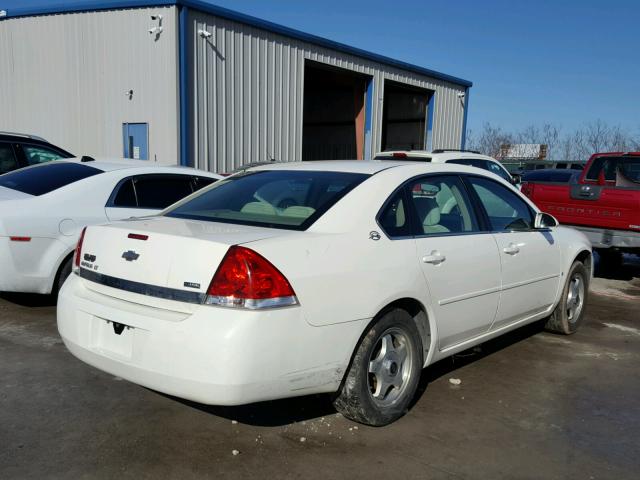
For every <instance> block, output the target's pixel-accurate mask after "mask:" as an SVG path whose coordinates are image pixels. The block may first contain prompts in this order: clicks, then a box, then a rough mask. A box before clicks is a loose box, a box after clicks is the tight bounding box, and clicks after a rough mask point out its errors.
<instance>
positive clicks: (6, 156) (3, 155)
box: [0, 143, 18, 175]
mask: <svg viewBox="0 0 640 480" xmlns="http://www.w3.org/2000/svg"><path fill="white" fill-rule="evenodd" d="M16 168H18V162H17V160H16V157H15V155H14V154H13V147H12V146H11V144H10V143H0V175H2V174H3V173H7V172H10V171H12V170H15V169H16Z"/></svg>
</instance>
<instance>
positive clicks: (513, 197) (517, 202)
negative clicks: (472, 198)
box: [469, 177, 534, 231]
mask: <svg viewBox="0 0 640 480" xmlns="http://www.w3.org/2000/svg"><path fill="white" fill-rule="evenodd" d="M469 182H470V183H471V185H472V186H473V189H474V190H475V192H476V194H477V195H478V197H479V199H480V203H482V206H483V207H484V210H485V211H486V212H487V216H488V217H489V222H490V223H491V228H492V229H493V230H494V231H511V230H529V229H531V228H533V221H534V214H533V211H532V210H531V208H529V205H527V203H526V202H525V201H524V200H523V199H522V198H520V197H519V196H518V195H517V194H516V193H514V192H512V191H511V190H509V189H508V188H506V187H504V186H503V185H500V184H499V183H498V182H494V181H493V180H489V179H488V178H480V177H469Z"/></svg>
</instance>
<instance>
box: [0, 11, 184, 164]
mask: <svg viewBox="0 0 640 480" xmlns="http://www.w3.org/2000/svg"><path fill="white" fill-rule="evenodd" d="M152 13H161V14H162V15H163V21H162V24H163V28H164V31H163V33H162V34H161V35H160V37H159V38H158V40H157V41H156V40H155V39H154V37H153V36H152V35H150V34H149V32H148V30H149V28H151V27H153V26H154V25H156V24H157V22H154V21H152V20H151V18H150V15H151V14H152ZM176 42H177V20H176V8H175V7H165V8H153V9H133V10H110V11H100V12H87V13H73V14H62V15H46V16H36V17H24V18H15V19H5V20H2V21H0V95H1V97H0V98H1V99H2V100H1V103H0V130H9V131H23V132H29V133H34V134H38V135H42V136H44V137H45V138H47V139H48V140H49V141H51V142H53V143H56V144H59V145H60V146H61V147H64V148H66V149H68V150H69V151H71V152H73V153H75V154H77V155H83V154H86V155H95V156H118V157H120V156H122V123H123V122H143V123H149V150H150V151H149V154H150V155H149V157H150V159H152V160H153V159H154V156H157V160H158V162H159V163H164V164H175V163H177V159H178V107H177V105H178V84H177V74H178V70H177V69H178V66H177V65H178V63H177V48H176V45H177V43H176ZM129 90H133V96H132V98H131V99H129V96H128V95H125V92H127V91H129Z"/></svg>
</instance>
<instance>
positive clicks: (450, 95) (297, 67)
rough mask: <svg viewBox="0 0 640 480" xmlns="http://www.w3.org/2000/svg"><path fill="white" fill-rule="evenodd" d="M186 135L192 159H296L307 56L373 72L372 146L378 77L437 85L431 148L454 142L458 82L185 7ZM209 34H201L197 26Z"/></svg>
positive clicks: (378, 123)
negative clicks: (189, 104) (188, 79)
mask: <svg viewBox="0 0 640 480" xmlns="http://www.w3.org/2000/svg"><path fill="white" fill-rule="evenodd" d="M188 25H189V31H187V32H186V35H187V41H188V42H189V46H190V48H189V51H190V55H189V66H190V68H191V70H190V75H191V84H190V97H191V98H192V99H193V103H192V111H191V112H190V116H191V135H192V138H191V141H192V142H193V145H194V147H193V154H194V158H195V163H196V166H199V167H201V168H202V167H204V168H207V167H208V168H210V169H211V170H214V171H229V170H231V169H232V168H234V167H236V166H239V165H241V164H243V163H248V162H252V161H265V160H268V159H271V158H275V159H277V160H281V161H296V160H300V159H301V158H302V111H303V109H302V106H303V105H302V101H303V87H304V86H303V83H304V64H305V59H309V60H313V61H316V62H322V63H325V64H329V65H333V66H336V67H341V68H346V69H349V70H353V71H356V72H360V73H364V74H367V75H371V76H372V77H373V79H374V92H373V99H374V100H373V109H372V110H373V122H372V130H373V132H372V133H373V135H372V142H373V151H374V152H375V151H377V150H379V148H380V144H381V138H380V136H381V130H382V98H383V94H384V92H383V89H384V79H389V80H393V81H397V82H402V83H406V84H409V85H414V86H418V87H422V88H426V89H430V90H433V91H435V92H436V99H435V111H434V116H433V148H460V140H461V136H462V123H463V113H464V108H463V103H462V102H463V101H462V99H460V98H459V97H458V93H461V92H464V90H465V89H464V87H462V86H459V85H454V84H451V83H448V82H444V81H441V80H437V79H433V78H429V77H426V76H422V75H419V74H414V73H412V72H409V71H405V70H400V69H396V68H393V67H389V66H386V65H384V64H380V63H376V62H372V61H369V60H365V59H362V58H359V57H355V56H352V55H348V54H344V53H341V52H337V51H333V50H329V49H326V48H322V47H318V46H316V45H313V44H310V43H306V42H302V41H299V40H296V39H291V38H288V37H284V36H282V35H279V34H276V33H272V32H268V31H265V30H261V29H257V28H253V27H250V26H247V25H243V24H240V23H237V22H234V21H230V20H226V19H222V18H219V17H215V16H212V15H209V14H206V13H202V12H197V11H190V12H189V21H188ZM201 29H202V30H206V31H208V32H210V33H212V34H213V35H212V36H211V37H210V38H208V39H205V38H202V37H201V36H199V35H198V30H201Z"/></svg>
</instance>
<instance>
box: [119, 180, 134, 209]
mask: <svg viewBox="0 0 640 480" xmlns="http://www.w3.org/2000/svg"><path fill="white" fill-rule="evenodd" d="M113 206H114V207H121V208H136V207H137V206H138V201H137V200H136V192H135V190H134V189H133V180H132V179H131V178H129V179H127V180H125V181H124V182H123V183H122V184H120V187H119V188H118V193H116V196H115V197H114V198H113Z"/></svg>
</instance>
